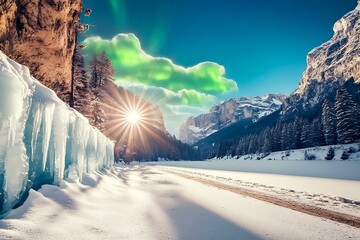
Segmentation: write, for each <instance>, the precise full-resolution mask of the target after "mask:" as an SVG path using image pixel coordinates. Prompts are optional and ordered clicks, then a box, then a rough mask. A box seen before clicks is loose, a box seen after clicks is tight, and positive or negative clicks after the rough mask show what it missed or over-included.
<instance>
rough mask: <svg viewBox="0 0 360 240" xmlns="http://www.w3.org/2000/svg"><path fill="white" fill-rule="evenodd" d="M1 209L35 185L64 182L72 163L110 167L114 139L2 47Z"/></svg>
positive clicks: (79, 167)
mask: <svg viewBox="0 0 360 240" xmlns="http://www.w3.org/2000/svg"><path fill="white" fill-rule="evenodd" d="M0 96H1V101H0V194H1V195H0V209H2V212H3V213H4V212H7V211H8V210H9V209H11V208H12V207H14V206H15V205H16V204H17V203H18V202H19V201H21V199H22V197H23V196H24V193H26V192H27V191H29V189H30V188H39V187H40V186H41V184H43V183H49V184H50V183H54V184H59V183H60V181H61V180H62V179H64V178H65V177H67V173H68V170H69V169H70V166H72V167H73V168H74V169H76V174H77V176H78V177H79V179H80V181H81V180H82V178H83V175H84V174H85V173H88V172H91V171H93V170H97V169H101V168H103V167H104V166H111V165H112V163H113V161H114V159H113V148H114V143H113V142H112V141H110V140H109V139H107V138H106V137H105V136H104V135H103V134H101V133H100V132H99V131H98V130H96V129H94V128H92V127H91V126H90V125H89V122H88V120H87V119H86V118H85V117H83V116H82V115H81V114H79V113H78V112H76V111H75V110H73V109H71V108H70V107H69V106H68V105H66V104H65V103H64V102H62V101H61V100H60V99H59V98H58V97H57V96H56V94H55V93H54V92H53V91H52V90H50V89H48V88H46V87H45V86H43V85H42V84H41V83H39V82H38V81H37V80H36V79H35V78H33V77H32V76H30V72H29V69H28V68H27V67H25V66H22V65H20V64H18V63H16V62H14V61H12V60H11V59H9V58H8V57H7V56H6V55H5V54H3V53H2V52H1V51H0Z"/></svg>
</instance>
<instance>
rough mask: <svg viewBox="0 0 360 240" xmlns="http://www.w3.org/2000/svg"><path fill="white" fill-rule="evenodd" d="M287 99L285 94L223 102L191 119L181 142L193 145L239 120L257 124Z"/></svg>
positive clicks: (183, 130) (181, 132) (186, 125)
mask: <svg viewBox="0 0 360 240" xmlns="http://www.w3.org/2000/svg"><path fill="white" fill-rule="evenodd" d="M286 97H287V96H286V95H283V94H268V95H265V96H263V97H241V98H231V99H229V100H226V101H222V102H220V103H218V104H216V105H214V106H213V107H212V108H211V109H210V111H209V113H206V114H201V115H199V116H197V117H190V118H189V119H188V120H187V121H186V122H185V123H184V124H183V125H182V126H181V128H180V140H182V141H183V142H186V143H189V144H193V143H195V142H197V141H199V140H200V139H203V138H205V137H207V136H209V135H211V134H213V133H215V132H217V131H218V130H220V129H223V128H225V127H227V126H229V125H231V124H233V123H236V122H238V121H239V120H243V119H248V118H250V119H252V120H253V121H254V122H255V121H257V120H258V119H260V118H261V117H264V116H267V115H269V114H270V113H272V112H274V111H276V110H278V109H279V108H280V106H281V104H282V102H283V101H284V99H285V98H286Z"/></svg>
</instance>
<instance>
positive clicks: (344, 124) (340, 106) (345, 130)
mask: <svg viewBox="0 0 360 240" xmlns="http://www.w3.org/2000/svg"><path fill="white" fill-rule="evenodd" d="M356 109H357V106H356V104H355V102H354V100H353V99H352V96H351V95H350V94H349V92H348V91H347V90H346V89H345V88H344V87H339V88H338V90H337V91H336V98H335V111H336V113H335V114H336V121H337V125H336V130H337V141H338V143H341V144H346V143H351V142H352V141H353V140H354V137H355V130H354V129H355V125H356V120H355V119H354V117H355V115H356Z"/></svg>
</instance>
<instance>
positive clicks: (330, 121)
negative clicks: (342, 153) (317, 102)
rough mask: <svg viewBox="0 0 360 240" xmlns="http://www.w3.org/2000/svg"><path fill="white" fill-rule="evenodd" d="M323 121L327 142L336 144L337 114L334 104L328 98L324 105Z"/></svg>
mask: <svg viewBox="0 0 360 240" xmlns="http://www.w3.org/2000/svg"><path fill="white" fill-rule="evenodd" d="M321 122H322V125H323V131H324V137H325V144H326V145H333V144H336V115H335V111H334V106H333V105H332V104H331V102H330V101H329V100H328V99H326V100H325V101H324V103H323V105H322V114H321Z"/></svg>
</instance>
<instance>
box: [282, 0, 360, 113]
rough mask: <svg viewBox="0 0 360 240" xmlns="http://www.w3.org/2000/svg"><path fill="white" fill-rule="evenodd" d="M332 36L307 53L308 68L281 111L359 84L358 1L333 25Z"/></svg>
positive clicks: (308, 106) (306, 107) (303, 107)
mask: <svg viewBox="0 0 360 240" xmlns="http://www.w3.org/2000/svg"><path fill="white" fill-rule="evenodd" d="M333 30H334V35H333V37H332V38H331V39H330V40H329V41H328V42H326V43H324V44H322V45H321V46H319V47H317V48H315V49H313V50H312V51H311V52H310V53H309V54H308V55H307V67H306V70H305V72H304V74H303V77H302V79H301V81H300V83H299V87H298V89H297V90H296V91H295V92H294V93H293V94H292V95H291V97H290V98H289V99H288V100H287V101H286V102H285V104H284V108H283V109H284V113H287V112H293V110H294V109H297V110H299V109H300V111H302V110H305V111H306V110H309V109H311V108H313V107H314V106H316V104H317V103H320V102H321V101H323V99H324V98H325V97H327V96H328V95H329V93H331V92H334V91H335V90H336V88H337V87H338V86H339V85H342V84H344V83H345V82H347V81H349V80H352V81H353V82H355V83H360V0H359V1H358V6H357V7H356V9H354V10H353V11H351V12H349V13H347V14H346V15H345V16H344V17H342V18H341V19H340V20H339V21H337V22H336V23H335V25H334V27H333Z"/></svg>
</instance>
